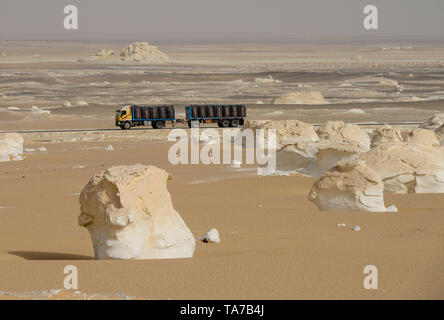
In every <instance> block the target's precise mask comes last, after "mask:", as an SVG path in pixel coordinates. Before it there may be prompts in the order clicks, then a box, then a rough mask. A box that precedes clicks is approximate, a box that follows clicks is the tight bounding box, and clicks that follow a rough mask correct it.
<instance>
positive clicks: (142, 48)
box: [120, 42, 168, 63]
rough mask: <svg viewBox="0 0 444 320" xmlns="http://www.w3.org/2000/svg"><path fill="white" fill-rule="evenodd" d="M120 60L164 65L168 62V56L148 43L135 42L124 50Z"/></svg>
mask: <svg viewBox="0 0 444 320" xmlns="http://www.w3.org/2000/svg"><path fill="white" fill-rule="evenodd" d="M120 59H121V60H122V61H131V62H145V63H162V62H166V61H168V56H167V55H166V54H165V53H163V52H162V51H160V50H159V49H158V48H157V47H156V46H152V45H150V44H148V43H147V42H134V43H132V44H130V45H129V46H128V47H127V48H124V49H122V52H121V53H120Z"/></svg>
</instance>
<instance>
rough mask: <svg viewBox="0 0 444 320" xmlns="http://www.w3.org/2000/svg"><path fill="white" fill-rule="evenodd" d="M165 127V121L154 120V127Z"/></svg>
mask: <svg viewBox="0 0 444 320" xmlns="http://www.w3.org/2000/svg"><path fill="white" fill-rule="evenodd" d="M163 127H164V123H163V121H154V123H153V128H154V129H162V128H163Z"/></svg>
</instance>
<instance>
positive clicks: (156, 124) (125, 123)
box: [116, 104, 247, 130]
mask: <svg viewBox="0 0 444 320" xmlns="http://www.w3.org/2000/svg"><path fill="white" fill-rule="evenodd" d="M185 114H186V119H176V112H175V109H174V106H173V105H158V106H156V105H127V106H123V107H121V108H120V109H119V110H116V126H118V127H120V128H121V129H123V130H129V129H131V128H132V127H137V126H148V125H149V124H151V126H152V127H153V128H154V129H162V128H164V127H165V124H166V123H167V122H170V123H171V124H173V125H174V124H175V123H176V122H185V121H187V122H188V126H189V127H190V128H191V127H192V126H193V127H196V126H197V127H198V126H199V125H200V123H217V124H218V126H219V127H221V128H226V127H238V126H239V125H244V118H245V117H246V115H247V108H246V106H245V105H243V104H236V105H221V104H218V105H189V106H186V107H185Z"/></svg>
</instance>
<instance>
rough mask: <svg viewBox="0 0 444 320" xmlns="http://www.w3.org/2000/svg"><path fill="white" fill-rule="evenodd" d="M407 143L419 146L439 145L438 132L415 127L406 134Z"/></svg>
mask: <svg viewBox="0 0 444 320" xmlns="http://www.w3.org/2000/svg"><path fill="white" fill-rule="evenodd" d="M407 143H408V144H413V145H419V146H421V145H422V146H429V147H433V146H439V137H438V134H437V133H435V132H434V131H432V130H427V129H421V128H418V129H415V130H413V131H412V132H410V133H409V135H408V136H407Z"/></svg>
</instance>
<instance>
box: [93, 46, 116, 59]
mask: <svg viewBox="0 0 444 320" xmlns="http://www.w3.org/2000/svg"><path fill="white" fill-rule="evenodd" d="M94 56H95V57H96V59H97V60H108V59H112V58H115V57H116V56H117V55H116V52H115V51H113V50H111V49H99V50H98V51H97V52H96V54H95V55H94Z"/></svg>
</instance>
